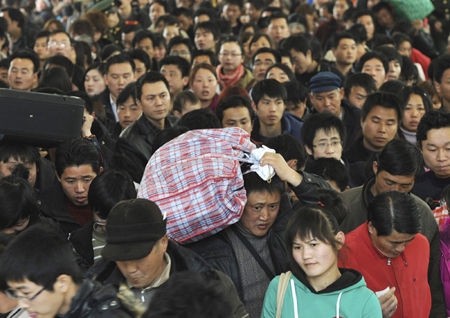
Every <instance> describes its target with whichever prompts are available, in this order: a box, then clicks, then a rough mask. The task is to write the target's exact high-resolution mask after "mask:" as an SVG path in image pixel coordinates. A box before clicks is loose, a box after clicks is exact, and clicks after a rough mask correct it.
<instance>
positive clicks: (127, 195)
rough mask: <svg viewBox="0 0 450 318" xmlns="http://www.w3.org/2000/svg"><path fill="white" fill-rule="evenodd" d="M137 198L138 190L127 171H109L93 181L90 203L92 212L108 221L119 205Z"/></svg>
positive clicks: (89, 194) (89, 196) (90, 187)
mask: <svg viewBox="0 0 450 318" xmlns="http://www.w3.org/2000/svg"><path fill="white" fill-rule="evenodd" d="M136 196H137V193H136V189H135V187H134V183H133V180H132V179H131V177H130V175H129V174H128V173H127V172H125V171H117V170H112V169H109V170H107V171H105V172H102V173H101V174H100V175H99V176H98V177H96V178H94V180H92V183H91V185H90V186H89V193H88V201H89V206H90V207H91V209H92V211H93V212H94V213H96V214H97V215H98V216H99V217H100V218H101V219H103V220H106V219H107V218H108V215H109V212H110V211H111V209H112V208H113V207H114V206H115V205H116V204H117V203H119V202H120V201H123V200H130V199H135V198H136Z"/></svg>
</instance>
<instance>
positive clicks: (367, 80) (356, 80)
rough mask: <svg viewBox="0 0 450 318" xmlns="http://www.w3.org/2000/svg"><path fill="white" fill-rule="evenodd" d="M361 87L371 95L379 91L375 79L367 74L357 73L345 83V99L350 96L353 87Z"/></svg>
mask: <svg viewBox="0 0 450 318" xmlns="http://www.w3.org/2000/svg"><path fill="white" fill-rule="evenodd" d="M354 86H359V87H362V88H364V89H365V90H366V93H367V94H371V93H374V92H376V91H377V86H376V84H375V81H374V80H373V77H372V76H370V75H369V74H366V73H355V74H351V75H349V76H348V77H347V79H346V80H345V82H344V93H345V98H348V97H349V96H350V93H351V92H352V87H354Z"/></svg>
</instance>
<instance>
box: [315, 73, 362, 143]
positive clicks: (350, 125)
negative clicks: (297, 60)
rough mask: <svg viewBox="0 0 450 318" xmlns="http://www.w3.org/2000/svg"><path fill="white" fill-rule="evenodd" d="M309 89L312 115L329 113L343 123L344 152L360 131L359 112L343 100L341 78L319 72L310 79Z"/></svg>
mask: <svg viewBox="0 0 450 318" xmlns="http://www.w3.org/2000/svg"><path fill="white" fill-rule="evenodd" d="M309 88H310V91H311V93H310V94H309V97H310V99H311V102H312V104H313V106H314V109H313V111H312V112H313V113H331V114H333V115H334V116H336V117H338V118H339V119H341V120H342V121H343V123H344V125H345V128H346V130H347V138H346V140H345V146H344V147H345V148H344V150H346V149H348V148H349V147H350V146H351V145H352V144H353V141H354V140H355V138H356V135H357V133H358V132H359V131H360V130H361V126H360V121H361V110H360V109H359V108H357V107H355V106H353V105H351V104H350V102H349V101H347V100H345V99H343V98H344V90H343V89H342V81H341V78H340V77H339V76H337V75H336V74H334V73H332V72H320V73H318V74H317V75H315V76H313V77H312V78H311V80H310V82H309Z"/></svg>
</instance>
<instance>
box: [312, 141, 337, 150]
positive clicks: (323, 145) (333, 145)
mask: <svg viewBox="0 0 450 318" xmlns="http://www.w3.org/2000/svg"><path fill="white" fill-rule="evenodd" d="M329 146H331V148H333V149H337V148H339V147H342V141H332V142H331V143H330V142H321V143H320V144H317V145H313V147H314V148H317V149H320V150H325V149H327V148H328V147H329Z"/></svg>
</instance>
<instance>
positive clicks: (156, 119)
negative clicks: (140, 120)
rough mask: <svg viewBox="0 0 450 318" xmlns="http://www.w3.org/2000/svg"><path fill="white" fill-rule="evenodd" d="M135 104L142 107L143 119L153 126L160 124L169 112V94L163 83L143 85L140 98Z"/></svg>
mask: <svg viewBox="0 0 450 318" xmlns="http://www.w3.org/2000/svg"><path fill="white" fill-rule="evenodd" d="M136 102H137V104H138V105H140V106H141V107H142V112H143V113H144V115H145V117H146V118H147V119H148V120H149V121H150V122H152V123H153V124H157V125H159V124H161V122H163V121H164V119H165V118H166V117H167V114H168V113H169V111H170V93H169V91H168V90H167V87H166V84H164V82H161V81H160V82H156V83H145V84H144V85H143V86H142V96H140V100H139V99H138V100H137V101H136Z"/></svg>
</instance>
